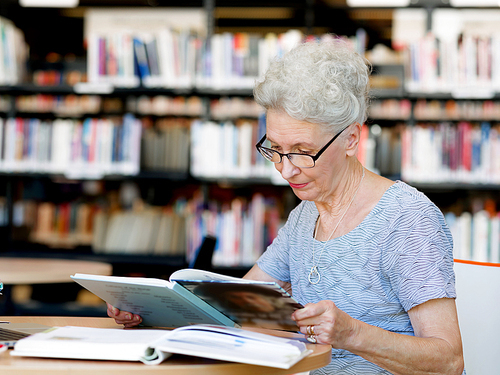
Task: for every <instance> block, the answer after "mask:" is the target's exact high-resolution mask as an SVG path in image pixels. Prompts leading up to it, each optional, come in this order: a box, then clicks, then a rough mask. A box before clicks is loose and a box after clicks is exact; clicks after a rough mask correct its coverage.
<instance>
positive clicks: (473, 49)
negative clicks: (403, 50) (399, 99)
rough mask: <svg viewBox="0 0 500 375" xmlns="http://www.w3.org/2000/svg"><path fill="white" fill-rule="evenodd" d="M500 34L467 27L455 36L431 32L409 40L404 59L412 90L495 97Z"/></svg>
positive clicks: (499, 83)
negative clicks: (414, 39)
mask: <svg viewBox="0 0 500 375" xmlns="http://www.w3.org/2000/svg"><path fill="white" fill-rule="evenodd" d="M498 51H500V35H499V34H498V33H497V32H491V33H490V34H486V33H483V34H482V35H481V34H480V33H473V32H471V31H470V30H464V32H463V33H462V34H461V35H457V36H456V37H455V38H446V39H444V38H441V39H440V38H438V37H436V35H434V34H432V33H428V34H427V35H426V36H424V37H423V38H422V39H420V40H418V41H416V42H413V43H409V44H408V46H407V59H406V63H405V74H406V81H405V85H406V89H407V90H408V91H409V92H426V93H434V92H445V93H452V94H453V95H455V96H456V97H457V98H460V97H479V98H488V97H492V96H493V94H494V93H495V92H498V91H500V54H499V53H498Z"/></svg>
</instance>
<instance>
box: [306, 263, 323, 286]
mask: <svg viewBox="0 0 500 375" xmlns="http://www.w3.org/2000/svg"><path fill="white" fill-rule="evenodd" d="M307 278H308V280H309V283H310V284H312V285H316V284H317V283H319V281H320V280H321V275H320V274H319V271H318V266H312V267H311V271H310V272H309V276H308V277H307Z"/></svg>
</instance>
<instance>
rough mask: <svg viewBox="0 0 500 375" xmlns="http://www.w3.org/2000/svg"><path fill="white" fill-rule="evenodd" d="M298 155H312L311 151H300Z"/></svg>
mask: <svg viewBox="0 0 500 375" xmlns="http://www.w3.org/2000/svg"><path fill="white" fill-rule="evenodd" d="M297 153H298V154H302V155H311V151H306V150H299V151H297Z"/></svg>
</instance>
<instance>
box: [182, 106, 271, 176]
mask: <svg viewBox="0 0 500 375" xmlns="http://www.w3.org/2000/svg"><path fill="white" fill-rule="evenodd" d="M264 133H265V118H264V116H261V117H260V121H257V120H255V121H251V120H242V121H241V122H237V123H233V122H230V121H225V122H220V123H217V122H213V121H202V120H195V121H193V122H192V124H191V148H190V149H191V174H192V175H193V176H195V177H200V178H250V177H264V178H269V177H272V176H274V173H273V171H274V167H273V165H272V163H270V162H268V161H266V160H265V159H264V158H263V157H262V156H261V155H260V154H259V153H258V151H257V150H256V148H255V144H256V143H257V142H258V141H259V140H260V138H261V137H262V135H263V134H264Z"/></svg>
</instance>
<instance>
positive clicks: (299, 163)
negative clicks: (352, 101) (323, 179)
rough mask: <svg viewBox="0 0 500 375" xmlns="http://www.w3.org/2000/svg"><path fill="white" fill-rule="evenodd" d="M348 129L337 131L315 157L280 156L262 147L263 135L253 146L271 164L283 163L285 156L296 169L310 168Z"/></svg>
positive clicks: (278, 153) (302, 155)
mask: <svg viewBox="0 0 500 375" xmlns="http://www.w3.org/2000/svg"><path fill="white" fill-rule="evenodd" d="M348 127H349V126H347V127H345V128H344V129H342V130H341V131H339V132H338V133H337V134H335V136H334V137H333V138H332V139H331V140H330V142H328V143H327V144H326V145H325V146H324V147H323V148H322V149H321V150H319V151H318V153H317V154H316V155H307V154H299V153H295V152H291V153H288V154H282V153H281V152H278V151H276V150H273V149H271V148H268V147H263V146H262V144H263V143H264V141H265V140H266V136H267V134H264V136H263V137H262V139H261V140H260V141H259V143H257V144H256V145H255V147H256V148H257V151H259V152H260V154H261V155H262V156H264V157H265V158H266V159H267V160H269V161H270V162H273V163H274V164H279V163H281V162H282V161H283V156H286V157H287V158H288V160H290V163H292V164H293V165H295V166H296V167H299V168H312V167H314V166H315V165H316V160H318V158H319V157H320V156H321V154H322V153H323V152H325V151H326V149H327V148H328V146H330V145H331V144H332V143H333V141H334V140H336V139H337V138H338V136H339V135H340V134H342V132H343V131H344V130H346V129H347V128H348Z"/></svg>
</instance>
